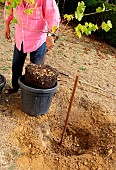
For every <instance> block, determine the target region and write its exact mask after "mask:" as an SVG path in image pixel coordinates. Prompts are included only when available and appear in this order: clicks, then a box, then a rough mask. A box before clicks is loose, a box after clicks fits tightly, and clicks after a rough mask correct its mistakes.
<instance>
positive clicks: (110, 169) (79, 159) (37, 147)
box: [0, 6, 116, 170]
mask: <svg viewBox="0 0 116 170" xmlns="http://www.w3.org/2000/svg"><path fill="white" fill-rule="evenodd" d="M3 28H4V22H3V6H0V74H2V75H4V76H5V77H6V81H7V82H6V85H5V87H4V88H3V90H2V93H1V96H0V170H115V169H116V49H114V48H113V47H111V46H109V45H107V44H105V43H103V42H99V41H96V40H95V39H93V38H88V37H85V36H83V37H82V38H81V39H78V38H77V37H76V35H75V33H74V32H73V30H72V29H71V28H69V27H67V28H66V29H64V26H63V25H61V28H60V30H59V38H58V39H57V41H56V43H55V47H54V48H53V49H52V50H50V51H48V52H47V53H46V58H45V64H48V65H51V66H52V67H54V68H56V69H57V70H58V71H59V72H60V74H59V76H58V89H57V91H56V93H55V95H54V97H53V100H52V104H51V106H50V109H49V111H48V113H47V114H44V115H42V116H30V115H28V114H27V113H24V112H23V111H21V108H20V99H21V97H20V90H19V92H18V93H15V94H11V95H8V94H6V93H5V89H6V88H7V87H9V86H11V62H12V54H13V46H14V41H13V34H14V25H11V37H12V41H11V40H9V41H7V40H5V38H4V35H3ZM28 63H29V55H28V56H27V60H26V63H25V65H27V64H28ZM76 75H78V76H79V80H78V85H77V88H76V93H75V95H74V101H73V104H72V108H71V112H70V116H69V122H68V127H67V130H66V133H65V135H64V138H63V142H62V145H61V146H59V142H60V140H61V135H62V131H63V128H64V124H65V120H66V115H67V112H68V108H69V103H70V98H71V95H72V91H73V85H74V82H75V78H76ZM27 107H28V106H27Z"/></svg>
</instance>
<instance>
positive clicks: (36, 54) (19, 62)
mask: <svg viewBox="0 0 116 170" xmlns="http://www.w3.org/2000/svg"><path fill="white" fill-rule="evenodd" d="M45 53H46V43H43V44H42V45H41V46H40V47H39V48H38V49H37V50H36V51H33V52H30V61H31V62H32V63H34V64H41V63H42V62H43V60H44V55H45ZM26 56H27V53H23V44H22V47H21V51H19V50H18V49H17V47H16V45H15V46H14V54H13V60H12V87H13V88H14V89H19V84H18V79H19V77H20V76H21V75H22V71H23V66H24V63H25V59H26Z"/></svg>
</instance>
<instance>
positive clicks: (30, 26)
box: [4, 0, 60, 53]
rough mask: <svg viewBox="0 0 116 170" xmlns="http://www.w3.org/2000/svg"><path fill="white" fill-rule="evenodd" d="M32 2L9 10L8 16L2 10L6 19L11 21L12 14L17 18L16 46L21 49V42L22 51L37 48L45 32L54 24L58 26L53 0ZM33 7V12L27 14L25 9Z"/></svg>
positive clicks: (57, 11) (58, 16) (57, 12)
mask: <svg viewBox="0 0 116 170" xmlns="http://www.w3.org/2000/svg"><path fill="white" fill-rule="evenodd" d="M34 1H35V2H34V4H33V5H30V4H29V3H27V4H26V6H25V7H24V3H23V1H22V3H21V4H20V5H18V7H17V8H16V9H14V10H12V11H11V14H10V15H9V16H7V15H6V12H4V18H5V20H6V21H11V20H12V19H13V16H15V18H17V20H18V23H17V24H16V26H15V27H16V29H15V42H16V47H17V48H18V49H19V50H21V44H22V42H23V51H24V53H27V52H32V51H35V50H37V49H38V48H39V47H40V46H41V45H42V44H43V43H44V42H45V41H46V36H47V34H46V33H43V32H47V31H49V30H51V29H52V27H53V26H54V25H57V26H59V22H60V15H59V10H58V7H57V5H56V2H55V0H34ZM31 8H33V9H34V10H33V13H32V14H30V15H27V14H26V13H25V10H26V9H31Z"/></svg>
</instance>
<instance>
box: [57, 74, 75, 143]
mask: <svg viewBox="0 0 116 170" xmlns="http://www.w3.org/2000/svg"><path fill="white" fill-rule="evenodd" d="M77 82H78V76H76V79H75V83H74V87H73V92H72V96H71V99H70V104H69V108H68V112H67V116H66V121H65V126H64V129H63V133H62V137H61V140H60V143H59V145H60V146H61V145H62V141H63V137H64V134H65V131H66V128H67V125H68V119H69V115H70V111H71V107H72V103H73V100H74V94H75V91H76V86H77Z"/></svg>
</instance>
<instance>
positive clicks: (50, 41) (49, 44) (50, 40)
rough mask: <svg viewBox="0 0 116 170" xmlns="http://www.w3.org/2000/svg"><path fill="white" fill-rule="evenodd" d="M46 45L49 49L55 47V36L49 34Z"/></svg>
mask: <svg viewBox="0 0 116 170" xmlns="http://www.w3.org/2000/svg"><path fill="white" fill-rule="evenodd" d="M46 46H47V49H48V50H50V49H52V48H53V47H54V38H53V36H47V38H46Z"/></svg>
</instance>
